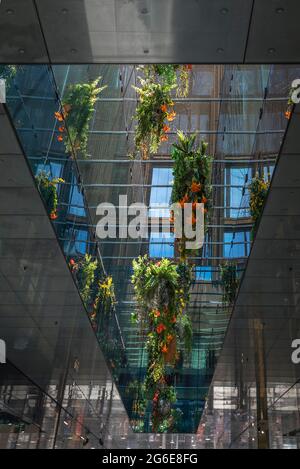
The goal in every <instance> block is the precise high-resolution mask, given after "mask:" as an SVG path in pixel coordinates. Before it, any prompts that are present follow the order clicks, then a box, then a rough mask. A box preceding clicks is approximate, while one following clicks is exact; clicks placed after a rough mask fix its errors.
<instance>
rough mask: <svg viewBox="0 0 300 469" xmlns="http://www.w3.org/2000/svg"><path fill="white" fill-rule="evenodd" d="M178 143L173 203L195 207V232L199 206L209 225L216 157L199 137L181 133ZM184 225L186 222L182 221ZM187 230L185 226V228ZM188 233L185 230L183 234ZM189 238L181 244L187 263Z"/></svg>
mask: <svg viewBox="0 0 300 469" xmlns="http://www.w3.org/2000/svg"><path fill="white" fill-rule="evenodd" d="M177 136H178V142H177V143H176V144H173V146H172V152H171V156H172V159H173V160H174V166H173V180H174V182H173V188H172V195H171V202H172V203H178V204H179V205H180V206H181V208H182V209H183V208H184V205H185V204H186V203H191V204H192V217H191V220H189V223H190V224H191V225H192V227H193V229H194V228H195V226H196V222H197V217H196V206H197V203H202V204H203V213H204V225H205V227H206V226H207V221H208V215H209V210H210V208H211V195H212V186H211V173H212V158H211V157H210V156H208V155H207V154H206V149H207V145H208V144H207V143H205V142H203V141H201V142H200V146H199V147H196V145H195V140H196V136H195V135H190V136H188V135H185V134H184V133H183V132H181V131H178V132H177ZM170 221H171V222H174V221H175V220H174V213H173V212H171V220H170ZM182 223H184V221H183V222H182ZM183 228H184V226H183ZM183 232H184V231H183ZM185 241H186V240H185V237H184V235H183V236H182V237H181V239H180V241H179V252H180V259H181V261H182V262H184V261H185V259H186V255H187V250H186V247H185Z"/></svg>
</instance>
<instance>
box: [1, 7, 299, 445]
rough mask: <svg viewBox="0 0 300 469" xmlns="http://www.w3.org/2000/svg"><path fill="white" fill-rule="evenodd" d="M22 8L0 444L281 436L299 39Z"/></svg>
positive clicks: (8, 163) (293, 434) (294, 420)
mask: <svg viewBox="0 0 300 469" xmlns="http://www.w3.org/2000/svg"><path fill="white" fill-rule="evenodd" d="M0 3H1V2H0ZM7 3H8V2H7V1H5V0H4V2H3V4H4V6H3V5H0V27H1V24H7V25H9V24H10V23H9V22H10V21H11V20H10V19H9V20H7V19H6V18H7V17H9V18H11V17H13V16H15V12H17V11H18V7H19V5H17V6H16V7H14V9H12V10H11V12H10V13H8V11H9V10H8V9H7ZM13 3H14V4H17V3H18V2H15V1H14V2H13ZM26 3H27V4H31V3H33V4H38V3H41V4H42V3H43V2H31V1H30V2H29V1H27V0H26ZM44 3H45V2H44ZM53 3H54V4H55V5H56V2H53ZM65 3H68V2H65ZM70 3H72V4H73V3H74V2H70ZM75 3H76V2H75ZM77 3H78V5H77V8H78V9H80V5H82V4H83V3H85V2H81V1H79V2H77ZM100 3H103V4H105V5H106V7H107V9H109V6H108V3H109V2H105V1H102V0H101V2H100ZM112 3H115V4H118V3H120V2H118V1H116V2H112ZM124 3H126V8H125V7H124V11H125V13H126V12H127V15H130V12H132V10H131V8H134V11H136V4H140V3H141V2H136V1H135V0H134V1H132V2H130V1H128V2H124ZM144 3H145V4H146V3H149V2H144ZM150 3H151V2H150ZM153 3H156V2H153ZM171 3H176V2H173V1H172V2H171ZM190 3H192V2H190V1H187V4H189V5H190ZM200 3H201V4H204V3H206V2H204V1H201V2H200ZM217 3H218V4H219V3H220V2H217ZM221 3H222V2H221ZM221 3H220V5H221ZM224 3H226V4H227V3H228V4H230V5H233V6H234V7H236V5H235V3H236V2H235V1H231V2H224ZM244 3H245V5H246V4H248V6H249V8H246V6H245V11H244V12H243V13H244V17H245V24H244V25H242V24H241V25H240V27H241V28H244V29H246V24H247V23H246V17H247V15H248V14H249V15H250V10H251V9H250V3H256V4H257V2H248V1H246V2H244ZM275 3H276V6H277V3H278V2H275ZM279 3H280V2H279ZM291 3H293V2H291ZM221 6H222V5H221ZM221 6H220V8H221ZM103 8H104V7H103ZM138 8H139V12H140V16H141V17H142V18H144V17H146V18H147V15H148V13H149V11H148V10H149V7H148V9H147V8H146V7H144V8H142V9H141V6H140V5H139V7H138ZM220 8H219V7H218V11H219V12H220V11H221V13H220V14H221V15H222V17H224V18H227V15H228V16H230V15H229V13H230V11H231V9H230V8H229V9H227V8H225V7H224V8H221V10H220ZM36 10H37V13H39V14H37V18H38V20H39V21H38V23H39V27H41V30H42V29H43V26H44V28H45V25H44V20H45V18H46V17H49V18H50V17H51V15H53V13H54V10H55V8H54V7H53V11H50V10H49V11H46V7H45V6H41V9H40V10H39V9H38V8H37V9H36ZM63 10H64V8H63V7H60V12H61V17H62V18H64V17H67V16H68V13H69V11H68V9H66V8H65V10H66V11H65V12H63ZM222 10H223V12H222ZM226 10H227V11H226ZM277 10H278V8H277ZM34 11H35V10H34ZM117 11H118V12H119V13H120V11H119V10H117ZM255 11H256V10H254V13H253V14H252V18H254V16H255V15H254V14H255ZM77 13H78V11H77ZM85 13H86V14H87V29H89V28H91V21H92V20H91V17H90V16H89V15H88V13H91V11H89V10H87V11H86V12H85ZM190 13H191V12H190ZM258 13H259V14H260V15H262V12H258ZM258 13H257V14H258ZM32 14H34V15H35V14H36V13H35V12H34V13H32ZM78 14H79V13H78ZM106 14H107V15H109V13H107V12H106ZM30 15H31V10H29V16H30ZM47 15H48V16H47ZM253 15H254V16H253ZM104 16H105V15H104ZM140 16H139V17H138V18H135V21H142V20H141V19H140ZM175 16H176V15H175ZM277 16H280V14H278V12H277ZM98 20H99V17H98ZM59 21H63V19H60V20H59ZM103 21H104V20H103ZM126 21H127V22H128V23H130V20H129V17H128V16H126V15H125V17H124V19H123V22H124V23H126ZM143 21H144V20H143ZM1 22H2V23H1ZM100 23H101V21H100ZM117 23H118V25H119V26H120V24H121V23H122V21H121V16H118V21H117ZM101 24H102V23H101ZM122 24H123V23H122ZM143 24H144V23H143ZM27 26H28V25H27ZM81 26H82V25H81ZM24 27H25V26H24ZM69 27H70V25H68V26H67V32H68V34H69ZM82 27H83V26H82ZM120 27H121V26H120ZM143 27H144V26H143ZM193 27H194V25H193V24H192V25H191V28H192V29H193ZM36 28H37V30H36V44H35V45H33V44H31V43H30V45H31V46H32V48H31V49H30V51H31V52H30V54H32V57H31V58H30V57H28V56H27V48H26V47H25V46H24V49H22V50H23V52H22V51H21V49H20V48H19V49H18V51H17V52H16V51H14V48H13V47H14V46H13V47H11V49H12V50H13V51H12V50H10V48H9V47H8V48H7V49H6V48H5V47H3V48H2V49H1V47H2V46H1V45H0V62H1V64H0V80H1V81H2V82H4V83H5V100H3V102H2V104H0V261H1V262H0V277H1V282H0V347H1V348H0V352H1V354H0V358H1V361H3V363H2V362H1V364H0V448H1V449H27V448H28V449H56V448H57V449H77V448H86V449H90V448H97V449H99V448H105V449H107V448H112V449H124V450H125V449H136V448H142V449H146V448H149V449H159V448H163V449H206V448H208V449H213V448H214V449H219V448H220V449H221V448H222V449H226V448H244V449H257V448H272V449H281V448H283V449H284V448H287V449H288V448H295V449H297V448H298V449H299V447H300V375H299V366H300V360H298V358H297V357H299V355H300V353H299V352H298V355H297V354H296V358H295V353H294V354H293V351H294V350H295V349H296V347H298V348H299V347H300V316H299V293H300V257H299V256H300V254H299V253H300V241H299V240H300V237H299V230H300V228H299V224H298V223H299V221H298V217H299V215H300V208H299V203H298V201H299V200H300V176H299V174H300V173H299V169H300V165H299V154H300V143H299V142H300V140H299V130H300V112H299V104H296V103H295V102H294V101H293V99H292V96H293V92H294V91H295V90H296V87H297V85H293V83H295V80H297V79H299V78H300V65H299V64H298V63H297V62H299V63H300V57H299V60H298V61H297V60H294V58H290V60H288V59H286V60H280V57H279V58H277V57H276V49H274V51H273V52H270V51H271V48H269V56H268V58H266V57H265V56H262V57H260V60H257V61H256V60H254V57H255V53H256V51H255V50H254V48H253V49H252V54H253V60H252V59H251V48H250V51H249V50H248V52H247V54H250V56H249V60H248V61H245V60H240V55H239V54H241V51H239V50H238V45H236V46H235V45H234V41H233V42H232V50H234V51H235V53H236V60H233V61H231V57H232V56H234V54H232V56H230V57H227V56H226V53H227V49H226V46H227V45H228V44H226V45H225V46H224V47H225V50H223V48H221V47H218V48H217V52H216V53H217V54H219V55H220V54H221V55H222V54H223V53H224V54H225V56H224V60H222V59H221V62H223V63H219V62H220V59H219V60H217V59H216V57H215V56H214V54H213V52H211V53H210V52H209V50H206V52H205V51H202V49H201V48H200V52H199V53H200V55H201V59H200V60H196V59H195V55H194V47H195V44H193V53H190V54H189V53H187V51H186V49H185V48H184V47H183V50H182V52H180V51H179V50H180V44H178V43H177V44H175V45H176V54H175V56H176V57H177V60H173V58H172V56H171V55H170V51H169V50H165V51H163V52H162V53H164V54H165V55H164V56H163V57H161V56H159V57H158V60H157V61H155V60H154V59H155V57H157V54H159V52H158V50H155V52H152V50H153V49H152V48H151V46H152V45H151V46H150V48H149V50H148V49H147V48H145V47H144V49H143V53H141V54H140V53H137V51H136V50H135V49H134V47H133V50H132V52H131V53H132V54H133V55H132V56H130V55H129V51H130V37H128V36H126V34H125V33H124V49H122V47H120V45H118V47H117V46H116V47H115V48H113V47H112V46H111V48H110V47H107V49H105V51H106V56H104V55H103V51H101V50H98V49H97V48H96V46H95V44H93V41H92V40H91V43H90V44H84V45H82V48H83V47H86V50H87V49H90V54H91V56H89V55H88V53H87V52H86V55H85V56H84V57H85V58H84V59H83V58H82V57H81V56H80V47H79V46H77V45H76V48H73V52H72V50H71V49H70V50H69V52H68V53H67V52H66V51H64V43H63V39H62V38H61V49H62V52H61V51H60V50H59V49H58V48H57V43H56V42H55V41H56V39H55V38H54V36H55V35H54V32H53V30H51V28H50V27H49V29H47V30H44V37H43V40H44V41H45V43H46V44H47V48H45V50H46V52H45V51H44V52H45V54H46V56H47V54H48V56H47V58H45V57H44V55H43V53H44V52H42V50H38V47H39V45H40V44H42V42H40V38H39V34H38V33H37V31H38V30H39V29H38V26H36ZM145 28H146V29H147V28H148V26H147V20H146V23H145ZM121 29H122V28H121ZM3 30H4V28H3V29H2V31H3ZM251 31H252V30H251ZM81 33H82V31H81ZM1 34H3V33H2V32H1V30H0V38H1V37H2V36H1ZM21 34H22V33H21V32H20V35H21ZM66 34H67V33H66ZM95 34H96V33H95ZM106 34H107V35H109V33H108V32H107V31H106ZM125 36H126V37H125ZM82 37H83V38H85V37H86V36H85V35H83V36H82ZM30 38H31V39H30ZM92 38H94V41H96V39H95V36H92ZM27 39H28V41H29V42H30V41H32V37H31V36H30V35H28V37H27ZM69 39H70V38H69V36H68V41H69ZM185 39H186V38H185ZM248 39H249V38H248ZM250 39H251V34H250ZM106 40H107V38H106V36H105V37H104V36H103V41H104V42H105V44H106ZM118 40H121V39H120V37H118ZM228 42H229V43H231V39H228ZM247 44H248V49H249V47H250V45H251V44H250V42H248V43H247ZM249 44H250V45H249ZM74 47H75V46H74ZM93 47H94V48H93ZM174 47H175V46H174ZM234 47H235V48H236V49H235V48H234ZM28 49H29V48H28ZM41 49H42V46H41ZM177 49H178V50H177ZM218 49H219V50H218ZM115 50H118V54H117V55H115V54H114V51H115ZM214 50H215V47H214ZM149 52H150V54H149ZM205 53H207V54H209V53H210V56H209V57H210V58H214V60H213V61H212V60H211V59H210V60H207V59H206V57H205ZM291 53H292V52H291ZM14 54H15V55H14ZM17 54H18V57H17ZM68 54H69V55H68ZM72 54H73V55H72ZM76 54H79V55H78V57H77V56H76ZM93 54H94V55H93ZM97 54H98V55H97ZM245 54H246V52H245ZM270 54H271V59H272V58H274V60H273V61H272V60H271V63H270ZM22 55H24V60H23V59H22V58H21V59H20V56H21V57H22ZM74 55H75V56H76V57H75V58H74ZM145 55H146V57H149V60H148V59H147V60H143V58H145ZM49 57H50V58H51V60H50V59H49ZM95 57H96V59H95ZM99 57H100V58H99ZM164 57H166V58H167V59H168V60H167V63H165V60H164ZM68 58H69V60H68ZM105 58H106V59H107V60H105ZM118 59H119V60H118ZM130 59H131V60H130ZM186 61H189V62H191V63H185V62H186ZM1 81H0V84H1ZM298 86H299V85H298ZM0 92H1V89H0ZM171 204H175V205H176V207H177V209H178V210H179V211H176V208H175V207H174V206H173V205H172V207H171ZM187 206H191V210H190V212H187V215H186V212H185V210H186V207H187ZM198 206H199V207H198ZM178 207H179V208H178ZM144 209H145V210H144ZM143 210H144V212H143ZM143 213H144V215H145V216H142V214H143ZM181 213H183V218H182V219H181V218H180V225H181V226H183V227H184V228H186V227H187V226H188V228H189V229H190V230H192V231H193V233H194V235H195V236H196V237H197V232H198V231H197V230H199V232H200V231H201V232H202V235H203V239H202V242H201V243H200V245H197V247H192V248H187V247H186V246H188V243H187V233H186V232H184V234H182V233H181V234H178V231H177V228H176V222H177V220H178V218H179V215H180V217H181ZM200 219H201V223H202V227H201V230H200V226H198V222H199V220H200ZM103 220H106V222H105V224H104V223H102V222H103ZM135 221H138V224H137V226H138V227H137V231H134V228H135V227H136V225H134V222H135ZM101 223H102V224H101ZM199 223H200V222H199ZM297 339H298V342H297ZM295 341H296V342H295ZM296 352H297V350H296ZM2 354H3V355H5V362H4V360H2Z"/></svg>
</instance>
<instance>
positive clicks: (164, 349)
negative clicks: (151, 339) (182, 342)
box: [161, 345, 168, 353]
mask: <svg viewBox="0 0 300 469" xmlns="http://www.w3.org/2000/svg"><path fill="white" fill-rule="evenodd" d="M161 351H162V353H167V351H168V347H167V346H166V345H163V346H162V348H161Z"/></svg>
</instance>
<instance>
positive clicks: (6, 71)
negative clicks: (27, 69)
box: [0, 65, 17, 89]
mask: <svg viewBox="0 0 300 469" xmlns="http://www.w3.org/2000/svg"><path fill="white" fill-rule="evenodd" d="M16 74H17V67H16V65H0V78H2V79H3V80H5V81H6V88H7V89H9V87H10V86H11V83H12V80H13V79H14V77H15V76H16Z"/></svg>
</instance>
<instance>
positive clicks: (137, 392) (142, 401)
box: [125, 380, 147, 417]
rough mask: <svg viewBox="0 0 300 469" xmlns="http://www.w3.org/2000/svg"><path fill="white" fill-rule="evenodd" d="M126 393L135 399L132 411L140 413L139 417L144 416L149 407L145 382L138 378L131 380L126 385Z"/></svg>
mask: <svg viewBox="0 0 300 469" xmlns="http://www.w3.org/2000/svg"><path fill="white" fill-rule="evenodd" d="M125 394H126V395H127V396H129V397H131V399H132V400H133V403H132V411H133V412H134V413H136V414H138V416H139V417H143V416H144V415H145V412H146V407H147V398H146V388H145V385H144V383H141V382H140V381H138V380H133V381H131V382H130V383H129V384H128V385H127V387H126V390H125Z"/></svg>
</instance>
